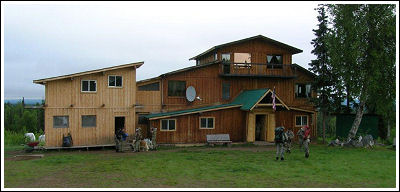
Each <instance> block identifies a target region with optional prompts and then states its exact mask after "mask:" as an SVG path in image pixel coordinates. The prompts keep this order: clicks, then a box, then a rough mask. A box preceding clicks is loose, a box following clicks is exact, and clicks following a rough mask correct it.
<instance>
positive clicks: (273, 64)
mask: <svg viewBox="0 0 400 192" xmlns="http://www.w3.org/2000/svg"><path fill="white" fill-rule="evenodd" d="M282 64H283V59H282V55H267V68H272V69H274V68H275V69H276V68H282Z"/></svg>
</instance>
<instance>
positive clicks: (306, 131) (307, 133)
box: [303, 125, 311, 158]
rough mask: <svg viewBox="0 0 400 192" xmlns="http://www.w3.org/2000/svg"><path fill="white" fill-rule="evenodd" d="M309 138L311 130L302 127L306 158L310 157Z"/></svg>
mask: <svg viewBox="0 0 400 192" xmlns="http://www.w3.org/2000/svg"><path fill="white" fill-rule="evenodd" d="M310 136H311V129H310V127H308V126H307V125H306V126H304V136H303V145H304V153H305V154H304V156H305V157H306V158H308V157H309V156H310V148H309V144H310Z"/></svg>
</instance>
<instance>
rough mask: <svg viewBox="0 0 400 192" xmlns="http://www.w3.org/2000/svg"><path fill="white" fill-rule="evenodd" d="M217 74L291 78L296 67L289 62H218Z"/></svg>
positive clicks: (294, 73) (294, 74)
mask: <svg viewBox="0 0 400 192" xmlns="http://www.w3.org/2000/svg"><path fill="white" fill-rule="evenodd" d="M219 65H220V68H219V74H220V75H222V76H258V77H282V78H293V77H295V76H296V68H293V67H292V65H291V64H265V63H229V62H220V63H219Z"/></svg>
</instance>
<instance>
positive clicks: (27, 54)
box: [1, 2, 317, 99]
mask: <svg viewBox="0 0 400 192" xmlns="http://www.w3.org/2000/svg"><path fill="white" fill-rule="evenodd" d="M33 3H35V2H28V4H27V3H25V4H21V3H18V4H17V3H12V2H9V3H7V4H5V3H3V2H2V5H1V6H2V9H1V10H2V21H4V22H2V33H4V41H2V43H4V44H3V46H4V49H2V51H3V53H2V56H4V63H2V64H4V65H3V66H4V70H2V73H3V72H4V75H2V78H3V77H4V79H3V82H4V98H5V99H10V98H21V97H25V98H43V99H44V86H43V85H37V84H34V83H33V82H32V81H33V80H36V79H42V78H48V77H54V76H59V75H66V74H71V73H77V72H82V71H87V70H93V69H99V68H104V67H110V66H114V65H121V64H126V63H132V62H139V61H144V65H143V66H142V67H140V68H139V69H138V70H137V79H136V80H137V81H139V80H143V79H147V78H151V77H156V76H158V75H160V74H162V73H166V72H170V71H173V70H177V69H181V68H184V67H188V66H193V65H195V61H189V58H191V57H193V56H195V55H197V54H199V53H201V52H203V51H205V50H207V49H209V48H211V47H213V46H215V45H219V44H223V43H227V42H231V41H235V40H239V39H243V38H247V37H251V36H255V35H264V36H266V37H269V38H272V39H274V40H277V41H280V42H283V43H285V44H288V45H291V46H294V47H296V48H299V49H301V50H303V53H299V54H296V55H294V56H293V63H297V64H299V65H301V66H303V67H305V68H308V63H309V62H310V60H312V59H315V56H314V55H312V54H311V50H312V48H313V47H312V45H311V44H310V42H311V40H312V39H313V38H314V34H313V32H312V29H315V28H316V24H317V19H316V16H317V12H316V11H315V10H314V8H315V7H317V3H316V2H299V3H297V2H183V3H182V2H118V3H112V2H111V3H110V2H108V3H106V2H104V3H103V2H98V3H96V4H94V3H90V2H86V3H84V4H83V3H73V2H72V3H71V2H70V3H68V2H53V3H46V4H45V3H40V4H37V3H36V5H35V4H33Z"/></svg>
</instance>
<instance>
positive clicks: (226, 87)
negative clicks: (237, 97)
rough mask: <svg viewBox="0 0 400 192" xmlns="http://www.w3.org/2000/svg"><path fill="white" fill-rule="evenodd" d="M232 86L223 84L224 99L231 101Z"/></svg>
mask: <svg viewBox="0 0 400 192" xmlns="http://www.w3.org/2000/svg"><path fill="white" fill-rule="evenodd" d="M230 93H231V84H230V83H222V99H229V98H230V97H231V95H230Z"/></svg>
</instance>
